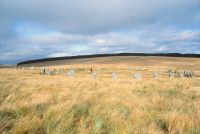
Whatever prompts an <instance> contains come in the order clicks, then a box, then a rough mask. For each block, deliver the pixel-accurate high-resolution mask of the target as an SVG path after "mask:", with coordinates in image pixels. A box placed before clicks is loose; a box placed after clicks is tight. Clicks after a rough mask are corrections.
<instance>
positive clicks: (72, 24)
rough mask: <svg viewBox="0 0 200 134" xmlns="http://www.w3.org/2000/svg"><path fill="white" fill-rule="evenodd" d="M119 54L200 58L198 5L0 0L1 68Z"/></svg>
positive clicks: (175, 0)
mask: <svg viewBox="0 0 200 134" xmlns="http://www.w3.org/2000/svg"><path fill="white" fill-rule="evenodd" d="M120 52H133V53H134V52H137V53H140V52H142V53H174V52H178V53H200V0H0V64H16V63H17V62H20V61H24V60H30V59H38V58H47V57H59V56H71V55H83V54H96V53H120Z"/></svg>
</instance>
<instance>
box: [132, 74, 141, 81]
mask: <svg viewBox="0 0 200 134" xmlns="http://www.w3.org/2000/svg"><path fill="white" fill-rule="evenodd" d="M133 77H134V78H135V79H137V80H139V79H141V78H142V75H141V74H134V76H133Z"/></svg>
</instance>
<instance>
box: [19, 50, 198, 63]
mask: <svg viewBox="0 0 200 134" xmlns="http://www.w3.org/2000/svg"><path fill="white" fill-rule="evenodd" d="M111 56H165V57H191V58H200V54H180V53H116V54H94V55H78V56H67V57H54V58H44V59H35V60H28V61H23V62H20V63H18V64H17V65H26V64H33V63H40V62H48V61H59V60H71V59H84V58H97V57H111Z"/></svg>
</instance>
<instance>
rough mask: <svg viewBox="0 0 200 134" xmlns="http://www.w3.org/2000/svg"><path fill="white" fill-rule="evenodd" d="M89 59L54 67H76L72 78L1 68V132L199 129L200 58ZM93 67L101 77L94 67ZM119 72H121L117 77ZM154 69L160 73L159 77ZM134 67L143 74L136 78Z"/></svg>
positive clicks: (109, 133) (191, 132)
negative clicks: (173, 74)
mask: <svg viewBox="0 0 200 134" xmlns="http://www.w3.org/2000/svg"><path fill="white" fill-rule="evenodd" d="M84 60H85V61H87V60H86V59H84ZM85 61H84V63H83V62H81V64H79V62H78V60H76V62H75V61H73V62H70V65H61V66H51V67H49V68H50V69H51V70H53V69H60V68H62V69H65V71H67V69H74V70H75V75H74V76H73V77H71V78H69V77H67V76H66V75H65V74H59V75H54V76H49V75H40V68H39V67H35V68H34V70H32V69H31V68H25V69H24V70H18V69H0V133H3V134H7V133H13V134H29V133H30V134H74V133H80V134H84V133H85V134H87V133H89V134H132V133H133V134H137V133H138V134H165V133H169V134H182V133H183V134H199V133H200V77H199V76H200V59H198V58H173V57H171V58H169V57H168V58H166V57H118V58H116V57H115V58H113V57H110V58H99V59H98V58H95V60H91V59H90V60H88V61H87V62H85ZM35 65H36V64H35ZM38 65H40V66H41V65H42V64H41V63H40V64H38ZM91 67H92V68H93V70H94V72H96V73H97V77H96V78H93V77H92V76H91V74H90V71H89V69H90V68H91ZM168 69H174V70H178V71H183V70H187V69H191V70H193V71H194V73H195V77H193V78H168V76H167V73H166V72H167V70H168ZM113 72H115V73H116V74H117V76H118V78H116V79H113V78H112V73H113ZM153 72H157V73H158V74H159V77H158V78H157V79H153V77H152V73H153ZM133 74H141V75H142V78H141V79H139V80H137V79H134V78H133Z"/></svg>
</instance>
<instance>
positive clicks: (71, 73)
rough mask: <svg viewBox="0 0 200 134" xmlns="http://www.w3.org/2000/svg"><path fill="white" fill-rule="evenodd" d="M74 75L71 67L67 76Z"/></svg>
mask: <svg viewBox="0 0 200 134" xmlns="http://www.w3.org/2000/svg"><path fill="white" fill-rule="evenodd" d="M73 76H74V70H73V69H71V70H69V71H68V72H67V77H73Z"/></svg>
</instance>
